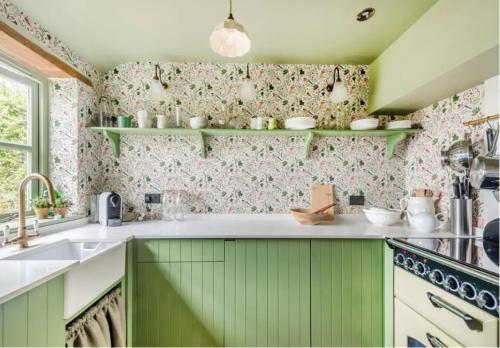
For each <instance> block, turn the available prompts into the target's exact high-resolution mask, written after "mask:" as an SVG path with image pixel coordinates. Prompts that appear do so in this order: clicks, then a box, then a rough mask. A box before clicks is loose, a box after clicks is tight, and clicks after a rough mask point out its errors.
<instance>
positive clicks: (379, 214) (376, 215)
mask: <svg viewBox="0 0 500 348" xmlns="http://www.w3.org/2000/svg"><path fill="white" fill-rule="evenodd" d="M363 212H364V213H365V216H366V218H367V219H368V221H370V222H371V223H372V224H374V225H376V226H390V225H394V224H395V223H396V222H398V221H399V220H401V212H400V211H399V210H391V209H384V208H370V209H363Z"/></svg>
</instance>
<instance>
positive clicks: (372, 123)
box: [351, 117, 378, 130]
mask: <svg viewBox="0 0 500 348" xmlns="http://www.w3.org/2000/svg"><path fill="white" fill-rule="evenodd" d="M377 127H378V118H372V117H370V118H363V119H362V120H355V121H352V122H351V129H352V130H370V129H377Z"/></svg>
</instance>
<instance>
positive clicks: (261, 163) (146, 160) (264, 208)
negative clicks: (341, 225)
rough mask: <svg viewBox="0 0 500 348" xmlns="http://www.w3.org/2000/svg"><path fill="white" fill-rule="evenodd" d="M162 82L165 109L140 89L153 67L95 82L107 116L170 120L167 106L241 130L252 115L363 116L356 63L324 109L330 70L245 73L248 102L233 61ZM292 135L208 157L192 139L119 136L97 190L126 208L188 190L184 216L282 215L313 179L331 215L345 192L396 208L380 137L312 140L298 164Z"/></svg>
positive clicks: (226, 141)
mask: <svg viewBox="0 0 500 348" xmlns="http://www.w3.org/2000/svg"><path fill="white" fill-rule="evenodd" d="M161 67H162V70H163V71H164V72H165V76H166V77H167V81H168V82H169V83H170V84H171V85H172V89H173V92H172V97H171V98H170V101H169V103H166V104H164V103H155V102H151V101H150V100H151V99H150V97H149V94H148V85H149V83H150V82H151V78H152V74H153V71H154V65H153V64H150V63H129V64H123V65H120V66H118V67H116V68H115V69H114V70H113V71H111V72H109V73H108V74H106V75H105V76H104V80H103V81H104V83H103V90H104V92H105V94H106V95H107V96H108V97H109V98H111V99H113V100H114V101H115V104H116V105H117V109H120V112H124V113H126V114H130V115H135V113H136V112H137V111H138V110H141V109H147V110H148V111H150V112H151V113H154V114H156V113H165V114H167V115H170V116H171V119H172V120H173V117H174V116H173V115H174V105H179V106H181V107H182V109H183V111H184V114H185V116H186V119H185V121H187V118H188V117H189V115H203V116H207V117H209V119H211V123H212V126H217V124H218V121H219V120H224V121H226V122H227V120H229V117H228V115H231V116H234V117H235V119H234V120H233V121H234V122H235V124H240V125H248V122H249V120H250V118H251V117H252V116H257V115H259V116H273V117H276V118H278V119H279V120H283V119H285V118H286V117H288V116H297V115H307V116H309V115H311V116H315V117H317V118H318V122H319V124H320V125H321V126H322V127H325V126H340V127H347V126H348V124H349V122H350V121H351V120H352V119H355V118H362V117H364V116H366V105H367V97H368V90H367V86H368V76H367V75H368V72H367V68H366V66H344V67H343V68H342V69H341V76H342V79H343V80H344V81H345V82H346V84H347V86H348V89H349V93H350V99H349V102H347V103H346V104H345V105H341V106H340V107H338V108H331V107H330V105H331V104H330V103H329V100H328V95H327V93H326V91H325V87H326V85H327V84H328V82H329V81H330V80H331V79H332V75H333V69H334V67H335V66H329V65H268V64H252V65H251V66H250V75H251V77H252V78H253V80H254V81H255V83H256V86H257V91H258V92H257V99H256V100H255V101H253V102H250V103H243V102H241V101H240V100H239V97H238V91H239V86H240V84H241V81H242V80H243V78H244V77H245V65H242V64H206V63H192V64H191V63H187V64H161ZM303 142H304V139H303V138H301V137H297V138H289V137H259V138H253V137H252V138H247V137H233V138H228V137H210V138H208V143H207V145H208V149H209V151H208V157H207V159H201V158H200V157H199V155H198V152H197V151H196V150H193V147H195V148H197V146H198V142H197V140H196V138H191V139H190V138H189V137H170V136H158V137H153V138H152V137H142V136H125V137H123V139H122V145H121V156H120V158H119V159H116V158H114V156H113V155H112V154H111V149H110V147H109V145H108V146H105V147H104V152H103V157H102V161H103V176H102V178H103V182H102V185H101V187H102V188H103V189H105V190H114V191H117V192H120V193H122V194H123V195H124V198H125V202H126V204H127V205H129V206H133V207H141V208H143V201H144V193H145V192H161V191H163V190H165V189H171V188H181V189H183V190H185V191H186V192H188V193H189V201H188V206H189V211H191V212H201V213H205V212H213V213H284V212H287V211H288V210H289V208H290V207H293V206H308V205H309V202H310V194H309V187H310V185H311V184H312V183H313V182H318V183H331V184H334V185H335V186H336V194H337V204H338V206H337V211H339V212H348V209H347V202H348V195H349V194H359V193H364V194H365V195H366V197H367V199H368V204H373V205H388V206H397V204H398V201H399V199H400V198H401V197H402V193H403V189H404V176H403V161H402V159H401V158H397V157H396V158H394V159H392V160H387V159H385V139H381V138H365V139H362V138H349V137H346V138H323V139H317V140H315V142H314V143H313V147H312V152H311V156H310V158H309V159H307V160H304V159H303V158H302V157H303V146H302V144H303Z"/></svg>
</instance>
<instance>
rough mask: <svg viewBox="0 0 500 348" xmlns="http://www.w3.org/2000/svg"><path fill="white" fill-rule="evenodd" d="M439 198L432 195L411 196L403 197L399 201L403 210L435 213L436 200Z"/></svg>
mask: <svg viewBox="0 0 500 348" xmlns="http://www.w3.org/2000/svg"><path fill="white" fill-rule="evenodd" d="M436 199H437V198H432V197H410V198H409V199H406V198H402V199H401V200H400V201H399V205H400V206H401V210H406V211H409V212H410V213H411V214H419V213H430V214H435V213H436V211H435V210H434V201H435V200H436Z"/></svg>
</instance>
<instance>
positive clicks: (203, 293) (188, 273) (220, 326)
mask: <svg viewBox="0 0 500 348" xmlns="http://www.w3.org/2000/svg"><path fill="white" fill-rule="evenodd" d="M223 243H224V241H222V240H221V241H209V240H206V241H202V240H196V241H195V240H193V241H191V240H182V241H181V240H170V241H169V240H149V241H139V242H138V244H137V260H138V262H137V264H136V277H135V280H136V297H135V298H136V301H137V307H136V318H135V319H136V324H135V328H136V333H135V334H134V336H135V337H134V338H135V339H134V343H135V345H137V346H157V347H162V346H163V347H189V346H222V345H223V344H224V312H223V309H224V262H223V257H224V252H223V245H224V244H223ZM219 248H220V251H219V250H218V249H219ZM214 260H222V261H214Z"/></svg>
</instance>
